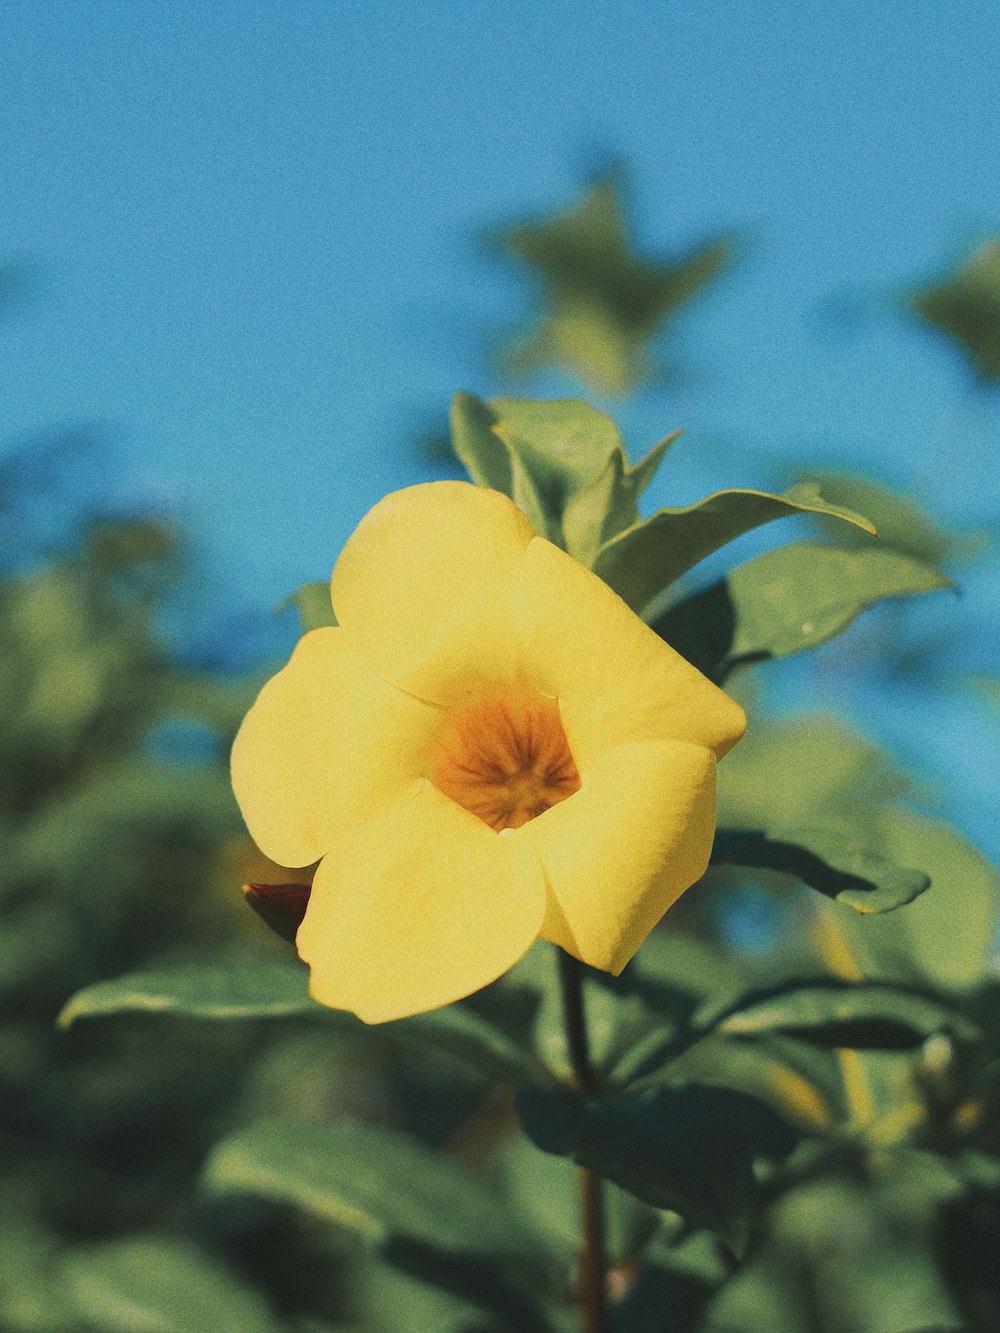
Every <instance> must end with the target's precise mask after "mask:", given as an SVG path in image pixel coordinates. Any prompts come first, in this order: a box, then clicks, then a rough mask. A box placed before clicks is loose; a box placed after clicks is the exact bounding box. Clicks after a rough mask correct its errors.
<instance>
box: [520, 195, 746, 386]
mask: <svg viewBox="0 0 1000 1333" xmlns="http://www.w3.org/2000/svg"><path fill="white" fill-rule="evenodd" d="M498 239H499V243H500V245H501V246H502V247H503V248H504V249H505V250H507V251H508V252H509V253H511V254H513V255H515V256H517V257H518V258H519V259H521V260H523V261H524V262H525V263H526V264H528V265H530V266H531V268H532V269H533V270H534V271H535V273H536V274H537V275H538V277H539V278H540V280H541V283H542V286H543V292H544V298H543V299H544V309H543V313H542V316H541V319H540V320H539V322H538V324H537V326H536V328H535V329H534V330H533V331H532V332H530V333H529V334H527V335H526V336H523V337H521V338H519V339H517V340H516V341H515V342H514V343H513V345H512V346H511V347H510V349H509V351H508V355H507V358H506V362H507V368H508V369H509V370H511V371H513V372H514V373H525V372H530V371H532V370H535V369H536V368H538V367H540V366H546V365H555V366H558V367H560V368H561V369H563V370H565V371H567V372H568V373H569V374H571V375H575V376H578V377H579V378H580V379H582V380H583V381H584V383H586V384H588V385H589V386H590V387H591V388H592V389H593V390H595V391H596V392H598V393H602V394H604V393H607V394H625V393H628V392H630V391H631V390H632V389H634V388H636V387H638V386H639V385H640V384H642V383H643V382H644V381H645V380H647V379H649V378H650V376H651V372H652V367H651V366H650V364H649V346H650V343H651V342H652V339H653V338H654V337H655V335H656V333H657V331H658V330H659V328H660V327H661V325H662V324H663V323H664V321H665V320H667V319H668V317H669V316H670V315H672V314H673V313H674V312H675V311H676V310H678V309H679V308H680V307H681V306H682V305H684V304H685V303H686V302H688V301H690V300H691V298H692V297H693V296H694V295H695V294H696V293H697V292H698V291H699V290H700V289H701V288H702V287H704V286H705V285H706V284H707V283H708V282H709V281H711V279H712V278H713V277H715V276H716V274H718V272H719V271H720V270H721V269H722V268H723V267H724V266H725V265H726V263H727V262H728V261H729V259H730V257H731V252H732V247H731V245H730V244H729V243H728V242H727V241H725V240H721V239H720V240H716V241H714V242H711V243H709V244H707V245H703V246H699V247H696V248H695V249H693V250H691V251H689V252H688V253H687V254H685V255H682V256H680V257H679V258H678V259H676V260H673V261H665V262H664V261H648V260H643V259H640V258H638V257H637V256H636V255H635V254H634V253H633V249H632V244H631V240H630V236H629V226H628V221H627V217H626V211H625V201H624V198H623V182H622V179H621V173H620V172H619V171H612V172H609V173H608V175H607V176H605V177H604V178H603V179H602V180H599V181H598V182H596V183H595V184H594V186H593V187H592V188H591V189H590V190H589V191H588V192H587V194H586V195H585V196H584V197H583V198H582V199H581V200H580V201H579V202H578V203H577V204H575V205H574V206H573V207H571V208H570V209H568V210H566V211H565V212H563V213H559V214H557V215H556V216H554V217H551V218H546V219H544V220H542V221H541V222H537V223H530V224H526V225H521V226H517V227H512V228H510V229H508V230H507V231H505V232H504V233H502V234H501V235H500V236H499V238H498Z"/></svg>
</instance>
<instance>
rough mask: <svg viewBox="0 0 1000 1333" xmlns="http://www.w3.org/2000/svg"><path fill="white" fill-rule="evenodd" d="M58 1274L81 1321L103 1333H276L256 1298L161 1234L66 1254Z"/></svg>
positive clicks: (224, 1272)
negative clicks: (61, 1276) (211, 1332)
mask: <svg viewBox="0 0 1000 1333" xmlns="http://www.w3.org/2000/svg"><path fill="white" fill-rule="evenodd" d="M62 1274H63V1280H64V1283H65V1286H66V1288H67V1290H68V1291H69V1293H70V1294H71V1296H72V1299H73V1302H74V1304H75V1305H76V1308H77V1311H78V1315H79V1318H80V1319H82V1320H83V1321H84V1323H85V1324H86V1326H87V1327H88V1328H93V1329H95V1330H100V1331H101V1333H105V1330H110V1329H114V1330H115V1333H206V1330H208V1329H211V1330H213V1333H278V1325H277V1323H276V1322H275V1321H274V1320H273V1319H272V1317H271V1315H270V1313H269V1311H268V1309H267V1306H266V1305H265V1303H264V1301H263V1300H262V1299H261V1298H260V1297H259V1296H258V1295H257V1294H256V1292H253V1291H251V1290H250V1289H249V1288H248V1287H246V1286H244V1284H243V1283H242V1282H240V1281H239V1280H238V1279H237V1278H236V1277H234V1276H233V1275H232V1274H231V1273H229V1272H228V1271H227V1270H226V1269H224V1268H223V1267H222V1266H221V1265H219V1264H217V1263H214V1262H213V1261H212V1260H210V1259H208V1258H207V1257H206V1256H205V1255H204V1254H201V1253H200V1252H199V1251H198V1250H196V1249H195V1248H194V1246H192V1245H188V1244H186V1243H185V1242H183V1241H179V1240H173V1239H171V1238H170V1237H167V1236H158V1237H141V1238H138V1239H135V1240H116V1241H110V1242H108V1243H107V1244H103V1245H95V1246H92V1247H88V1248H86V1249H79V1250H75V1251H71V1252H70V1253H69V1254H68V1255H67V1256H66V1258H65V1260H64V1261H63V1265H62Z"/></svg>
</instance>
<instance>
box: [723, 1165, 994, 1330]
mask: <svg viewBox="0 0 1000 1333" xmlns="http://www.w3.org/2000/svg"><path fill="white" fill-rule="evenodd" d="M959 1193H960V1187H959V1185H958V1182H957V1181H956V1178H955V1176H954V1174H953V1173H952V1172H951V1171H950V1170H949V1168H948V1167H947V1166H946V1165H945V1164H944V1163H943V1162H942V1161H941V1160H940V1158H937V1157H935V1156H934V1155H933V1154H931V1153H917V1152H906V1151H899V1152H896V1153H894V1154H893V1155H892V1157H886V1158H883V1159H882V1160H881V1161H880V1163H879V1169H878V1171H877V1172H873V1173H872V1178H871V1179H867V1180H866V1179H863V1178H862V1179H858V1178H857V1172H854V1173H848V1172H844V1173H843V1174H841V1173H838V1174H836V1175H827V1176H824V1177H821V1178H819V1179H814V1180H804V1181H802V1182H801V1183H800V1184H799V1185H798V1187H797V1188H795V1189H792V1190H789V1191H788V1192H787V1193H785V1194H784V1195H782V1196H781V1197H779V1198H778V1200H777V1201H776V1203H775V1204H774V1206H773V1207H772V1208H771V1209H770V1210H769V1212H768V1215H767V1218H766V1219H765V1223H764V1226H763V1227H762V1228H761V1232H762V1234H761V1235H760V1237H759V1240H758V1241H757V1243H756V1244H755V1246H754V1250H753V1253H752V1254H751V1255H750V1256H748V1260H747V1263H746V1264H745V1265H744V1266H743V1267H742V1268H741V1269H740V1270H739V1271H738V1272H737V1273H735V1274H733V1276H732V1278H731V1280H730V1281H729V1282H727V1283H726V1284H725V1285H724V1286H723V1287H722V1288H721V1289H720V1290H719V1293H718V1295H717V1296H716V1297H715V1299H714V1300H713V1301H712V1303H711V1304H710V1306H709V1308H708V1311H707V1313H706V1315H705V1316H704V1319H703V1322H702V1323H701V1324H699V1329H700V1330H703V1333H775V1330H778V1329H780V1330H781V1333H829V1331H830V1330H832V1329H838V1330H841V1329H843V1330H845V1331H846V1330H850V1333H964V1331H965V1330H967V1329H969V1328H971V1327H972V1326H973V1325H970V1324H969V1323H968V1322H967V1320H966V1319H965V1318H964V1317H963V1316H962V1314H961V1313H960V1311H959V1309H958V1308H957V1305H956V1301H955V1297H954V1296H953V1294H952V1292H951V1291H950V1290H949V1284H948V1282H947V1279H946V1276H945V1274H944V1273H943V1272H942V1266H941V1262H940V1218H941V1209H942V1206H943V1205H947V1204H949V1203H950V1202H952V1201H953V1200H955V1199H956V1198H957V1197H958V1195H959Z"/></svg>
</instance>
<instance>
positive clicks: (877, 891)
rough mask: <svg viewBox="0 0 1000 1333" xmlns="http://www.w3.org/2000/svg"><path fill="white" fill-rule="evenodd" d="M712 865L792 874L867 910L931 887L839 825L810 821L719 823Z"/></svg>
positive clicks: (886, 907) (891, 906) (884, 908)
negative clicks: (749, 825)
mask: <svg viewBox="0 0 1000 1333" xmlns="http://www.w3.org/2000/svg"><path fill="white" fill-rule="evenodd" d="M712 861H713V862H714V863H715V864H716V865H737V866H748V867H752V868H754V869H757V870H779V871H781V872H782V873H784V874H786V875H795V876H796V877H797V878H798V879H800V880H801V881H802V882H803V884H808V885H809V887H810V888H813V889H817V890H818V891H819V892H820V893H822V894H824V895H825V896H826V897H828V898H834V899H836V901H837V902H839V903H844V904H846V905H847V906H848V907H853V908H854V910H855V911H856V912H860V913H862V914H864V915H868V914H871V913H874V912H891V911H894V910H895V909H896V908H897V907H903V906H905V904H907V903H910V902H912V901H913V900H914V898H917V897H919V895H920V894H921V893H923V892H925V890H926V889H928V888H929V887H930V883H931V879H930V876H929V875H927V874H925V873H924V872H923V871H920V870H911V869H909V868H907V867H905V866H900V865H896V864H895V863H894V862H893V861H890V860H888V859H887V858H886V857H884V856H880V855H878V854H876V853H874V852H871V851H869V850H868V848H866V847H865V846H863V845H862V844H861V843H860V842H859V841H858V840H857V839H855V838H853V837H852V836H851V835H850V833H848V832H845V830H844V828H843V827H840V826H830V827H823V826H822V825H809V826H802V827H799V828H789V829H780V830H768V831H767V832H764V831H762V830H757V829H743V830H740V829H719V830H718V831H717V832H716V835H715V843H714V845H713V847H712Z"/></svg>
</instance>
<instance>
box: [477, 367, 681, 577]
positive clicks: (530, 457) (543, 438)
mask: <svg viewBox="0 0 1000 1333" xmlns="http://www.w3.org/2000/svg"><path fill="white" fill-rule="evenodd" d="M451 429H452V436H453V440H454V447H455V453H456V454H457V455H458V457H459V458H460V459H461V460H462V462H463V463H464V464H465V466H466V468H467V469H468V472H469V475H470V476H471V477H472V478H473V480H474V481H476V482H478V483H479V484H480V485H481V486H489V487H490V488H492V489H493V490H497V491H502V492H503V493H504V494H505V495H509V496H510V498H511V499H512V500H513V501H514V503H515V504H517V505H518V506H519V507H520V508H521V510H522V511H523V512H524V513H525V514H526V515H527V517H528V519H529V521H530V522H531V525H532V527H534V529H535V531H536V532H538V533H540V534H541V535H542V536H543V537H547V538H548V539H549V540H550V541H553V542H555V543H556V544H557V545H559V546H563V547H565V549H566V550H568V551H569V552H570V554H571V555H572V556H573V557H574V558H575V559H577V560H580V561H581V562H582V563H583V564H587V565H589V564H590V563H591V561H592V559H593V557H594V555H595V554H596V553H597V550H598V549H599V547H600V546H601V545H602V544H603V543H604V542H606V541H608V540H609V539H610V538H611V537H613V536H614V535H615V534H616V533H618V532H620V531H622V529H624V528H627V527H630V526H632V525H633V524H635V523H637V522H638V521H639V509H638V506H637V503H636V501H637V499H638V497H639V495H641V493H642V491H643V490H644V488H645V487H646V486H647V485H648V484H649V482H650V480H651V479H652V476H653V473H654V472H655V471H656V468H657V467H658V466H659V464H660V462H661V461H662V459H663V457H664V455H665V453H666V451H667V449H668V448H669V447H670V445H671V444H672V443H673V441H674V440H675V439H676V438H677V436H676V434H675V435H671V436H669V437H668V438H667V439H665V440H663V441H661V442H660V444H658V445H657V446H656V447H655V448H654V449H652V450H651V451H650V452H649V454H647V455H646V457H645V458H644V459H642V460H641V461H640V462H639V463H637V464H636V466H635V467H632V466H630V464H629V462H628V459H627V458H626V456H625V451H624V449H623V447H622V441H621V436H620V435H619V433H618V428H617V426H616V425H615V423H614V422H613V421H612V420H611V418H610V417H608V416H606V415H605V414H604V413H603V412H599V411H598V410H597V409H596V408H595V407H591V405H590V404H589V403H585V402H583V401H581V400H580V399H576V398H558V399H552V400H535V399H530V398H493V399H490V401H489V402H483V401H482V400H481V399H479V398H476V397H475V396H474V395H473V394H470V393H458V394H456V395H455V397H454V399H453V400H452V407H451ZM678 433H679V432H678Z"/></svg>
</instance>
